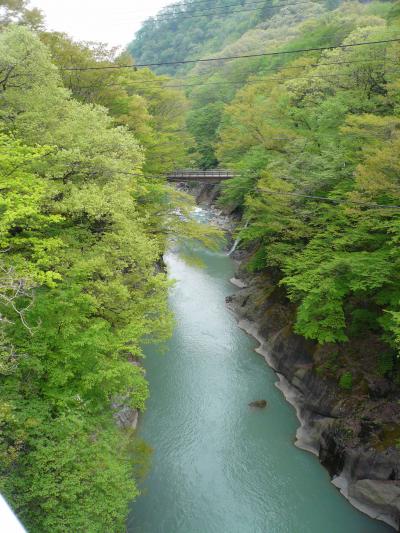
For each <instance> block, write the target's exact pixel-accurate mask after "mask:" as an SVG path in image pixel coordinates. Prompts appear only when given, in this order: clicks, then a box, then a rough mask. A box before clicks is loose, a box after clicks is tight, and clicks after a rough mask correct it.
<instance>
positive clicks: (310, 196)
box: [106, 170, 400, 209]
mask: <svg viewBox="0 0 400 533" xmlns="http://www.w3.org/2000/svg"><path fill="white" fill-rule="evenodd" d="M106 173H110V174H123V175H127V176H132V177H140V178H144V179H160V178H163V179H167V177H168V173H166V174H148V175H146V174H139V173H132V172H124V171H118V170H116V171H106ZM236 176H237V175H236ZM236 176H235V177H236ZM182 181H185V180H184V179H182ZM198 181H201V180H198ZM258 190H260V191H261V192H266V193H268V194H275V195H278V196H295V197H300V198H308V199H311V200H322V201H325V202H326V201H327V202H332V203H334V204H337V205H346V204H349V205H356V206H359V207H367V208H370V209H400V205H392V204H387V205H386V204H376V203H370V202H357V201H354V200H346V199H337V198H329V197H328V196H318V195H313V194H302V193H296V192H286V191H273V190H270V189H264V188H258Z"/></svg>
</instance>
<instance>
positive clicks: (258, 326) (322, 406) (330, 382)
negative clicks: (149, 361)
mask: <svg viewBox="0 0 400 533" xmlns="http://www.w3.org/2000/svg"><path fill="white" fill-rule="evenodd" d="M216 195H217V191H216V190H215V189H214V188H210V187H208V188H207V187H203V188H202V189H201V190H200V191H198V192H197V198H198V200H199V201H200V202H203V203H206V204H209V205H210V203H212V201H213V200H214V199H215V197H216ZM211 211H212V213H213V219H212V221H213V222H214V223H215V224H218V225H219V226H220V227H222V228H224V229H225V230H226V231H227V232H228V234H230V235H231V234H232V230H233V228H234V226H235V222H236V221H235V220H234V218H232V217H230V216H229V215H226V214H223V213H221V212H220V211H218V210H216V209H213V208H212V207H211ZM234 255H235V256H236V259H237V260H238V269H237V277H235V278H234V279H232V280H231V281H232V283H233V284H234V285H235V286H236V287H237V288H238V291H237V292H236V293H235V294H233V295H232V296H230V297H228V298H227V305H228V307H229V308H230V309H231V310H232V311H233V312H234V314H235V315H236V317H237V318H238V321H239V326H240V327H241V328H242V329H244V330H245V331H246V332H247V333H249V334H250V335H252V336H253V337H255V338H256V339H257V340H258V341H259V343H260V346H259V347H258V348H257V350H256V351H257V352H258V353H259V354H260V355H262V356H263V357H264V358H265V360H266V361H267V363H268V364H269V365H270V366H271V367H272V368H273V369H274V370H275V371H276V372H277V375H278V378H279V381H278V383H277V386H278V388H279V389H280V390H281V391H282V393H283V394H284V395H285V397H286V399H287V400H288V401H289V402H290V403H291V404H292V405H293V406H294V407H295V409H296V412H297V416H298V418H299V420H300V427H299V428H298V430H297V434H296V445H297V446H298V447H300V448H302V449H304V450H307V451H309V452H311V453H314V454H315V455H317V456H318V457H319V460H320V462H321V463H322V465H323V466H324V467H325V468H326V469H327V470H328V472H329V474H330V475H331V477H332V482H333V483H334V484H335V485H336V486H337V487H338V488H339V489H340V491H341V493H342V494H343V495H344V496H345V497H346V498H347V499H348V500H349V501H350V502H351V503H352V504H353V505H354V506H355V507H357V508H358V509H360V510H361V511H363V512H365V513H366V514H368V515H369V516H371V517H373V518H376V519H378V520H382V521H384V522H386V523H388V524H390V525H391V526H392V527H393V528H394V529H395V530H397V531H400V449H399V444H400V430H399V428H400V391H399V388H398V387H396V386H395V385H394V384H393V382H391V380H390V379H388V378H385V377H384V372H379V371H378V367H379V361H378V354H379V353H380V352H381V351H382V350H384V349H385V347H384V346H382V345H381V343H380V341H379V339H378V338H376V337H375V336H373V335H372V334H371V335H369V336H366V337H365V338H363V339H357V343H353V344H352V343H346V344H343V345H338V344H328V345H324V346H319V345H317V344H316V343H313V342H310V341H307V340H306V339H304V338H303V337H301V336H299V335H297V334H295V333H294V331H293V322H294V318H295V312H296V309H295V307H294V305H293V304H292V303H291V302H289V301H288V300H287V298H286V295H285V292H284V290H282V289H281V288H280V287H279V285H278V282H279V279H278V275H277V274H276V273H263V274H249V273H248V272H247V270H246V268H245V265H246V253H245V252H243V251H241V252H239V253H236V254H234ZM366 361H367V364H365V362H366ZM349 372H350V374H351V376H352V383H351V386H349V385H346V384H345V383H344V382H341V377H342V376H344V375H346V373H347V374H348V373H349Z"/></svg>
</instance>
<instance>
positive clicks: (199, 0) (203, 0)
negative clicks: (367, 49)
mask: <svg viewBox="0 0 400 533" xmlns="http://www.w3.org/2000/svg"><path fill="white" fill-rule="evenodd" d="M212 1H213V0H197V1H196V2H187V3H182V2H176V3H174V4H168V5H167V6H166V8H165V9H169V8H171V7H181V8H184V7H190V8H192V7H194V8H196V6H198V5H199V4H210V3H211V4H212ZM309 1H310V2H311V1H312V0H309ZM265 2H266V0H261V1H258V0H254V1H253V0H252V1H251V2H248V3H247V4H225V5H221V6H213V5H210V6H209V7H210V9H225V8H227V7H245V5H249V4H250V5H253V4H263V3H265ZM207 7H208V6H200V8H201V9H205V8H207ZM179 13H185V11H180V12H179ZM192 13H195V11H192ZM164 14H165V15H167V14H169V13H163V12H162V11H161V15H164ZM173 14H174V13H171V15H173Z"/></svg>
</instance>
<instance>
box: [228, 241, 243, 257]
mask: <svg viewBox="0 0 400 533" xmlns="http://www.w3.org/2000/svg"><path fill="white" fill-rule="evenodd" d="M240 241H241V239H240V237H238V238H237V239H236V240H235V242H234V243H233V246H232V248H231V249H230V250H229V252H228V255H232V254H233V252H234V251H235V250H236V248H237V247H238V246H239V243H240Z"/></svg>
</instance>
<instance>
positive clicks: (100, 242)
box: [0, 1, 216, 533]
mask: <svg viewBox="0 0 400 533" xmlns="http://www.w3.org/2000/svg"><path fill="white" fill-rule="evenodd" d="M1 8H2V9H1V21H0V26H1V33H0V79H1V82H0V95H1V98H0V122H1V130H0V132H1V133H0V144H1V155H0V190H1V196H0V214H1V217H0V252H1V253H0V383H1V392H0V492H1V494H3V495H4V496H5V497H6V498H7V499H8V501H9V502H10V503H11V505H12V507H13V509H14V510H15V512H16V513H17V514H18V516H19V517H20V518H21V520H22V521H23V523H24V524H25V525H26V527H27V529H28V531H30V532H37V533H39V532H40V533H44V532H50V531H52V532H63V533H64V532H66V531H70V532H82V533H83V532H85V533H89V532H93V533H99V532H104V533H106V532H107V533H108V532H110V531H122V530H124V524H125V520H126V516H127V513H128V504H129V502H130V501H132V500H133V499H134V498H135V496H136V495H137V494H138V489H137V485H136V479H137V476H138V475H139V472H140V470H141V469H142V463H143V462H145V461H146V454H147V453H148V450H147V447H146V445H144V444H143V443H141V442H140V441H138V440H137V439H136V438H135V437H134V435H133V431H132V429H131V428H130V427H129V424H125V426H124V427H121V424H120V425H118V424H117V418H118V417H117V415H118V414H119V413H120V412H121V411H122V412H123V413H125V414H126V413H133V412H134V410H135V409H143V408H144V404H145V400H146V398H147V395H148V386H147V382H146V379H145V376H144V371H143V370H142V368H141V366H140V364H139V361H140V359H141V358H142V355H143V352H142V349H143V346H144V345H146V344H147V343H149V342H157V341H159V340H162V339H165V338H166V337H168V336H169V334H170V332H171V326H172V316H171V314H170V312H169V309H168V305H167V292H168V287H169V285H170V284H169V282H168V280H167V277H166V274H165V272H164V269H163V267H162V260H161V258H162V254H163V252H164V250H165V246H166V242H167V239H168V238H169V237H172V238H180V236H183V235H187V236H191V237H193V238H196V237H201V236H200V233H199V231H198V229H197V227H196V225H195V224H194V223H192V222H188V218H187V216H185V214H186V213H187V212H188V210H190V209H191V206H190V203H188V199H187V198H186V197H185V196H184V195H183V194H178V193H177V192H174V191H173V190H172V189H171V188H169V187H168V186H167V185H166V184H165V182H164V180H162V179H160V178H158V179H149V178H147V177H146V172H153V173H154V172H157V173H160V172H161V170H163V171H165V170H167V169H168V168H171V167H172V166H173V165H174V164H175V162H176V161H184V160H185V157H186V156H185V153H184V149H183V147H184V143H183V142H182V141H180V142H179V144H178V143H176V139H177V136H176V133H174V132H175V131H176V130H179V129H182V128H183V125H184V112H185V109H186V103H185V98H184V97H183V96H182V95H181V93H178V92H177V91H173V90H169V91H168V90H161V89H157V88H155V87H154V84H153V85H152V84H149V86H148V89H143V90H140V91H139V90H135V84H137V82H138V80H144V79H145V80H147V81H154V80H157V77H156V76H155V75H154V74H152V73H151V72H150V71H147V70H146V71H140V72H135V71H134V70H133V69H130V70H125V71H124V72H123V73H120V72H119V71H117V70H110V71H109V75H108V76H107V77H106V76H104V75H103V74H102V73H100V72H97V71H87V72H84V71H80V70H74V71H67V70H66V69H67V68H73V69H76V68H82V67H87V66H94V65H97V66H105V65H108V66H110V65H116V64H118V62H122V61H127V59H128V58H127V57H123V56H121V57H115V56H114V55H113V53H112V52H111V51H108V50H106V49H105V48H104V47H103V46H94V45H93V46H89V45H84V44H75V43H73V42H72V41H71V40H70V39H69V38H68V37H67V36H66V35H60V34H55V33H46V32H44V27H43V22H42V20H41V17H40V13H38V12H37V11H36V10H29V9H28V8H27V5H26V2H24V1H19V2H15V1H7V2H1ZM179 138H180V139H181V136H180V137H179ZM173 139H175V142H174V143H172V140H173ZM210 233H211V234H212V233H216V232H215V231H214V232H213V231H212V230H211V232H210ZM118 419H120V417H119V418H118ZM128 421H129V417H128ZM122 425H123V424H122Z"/></svg>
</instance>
